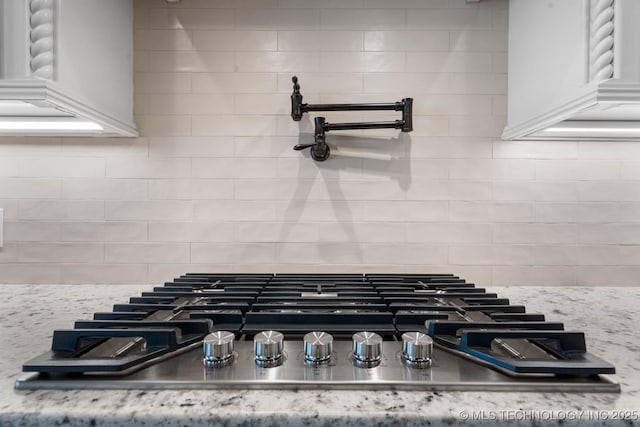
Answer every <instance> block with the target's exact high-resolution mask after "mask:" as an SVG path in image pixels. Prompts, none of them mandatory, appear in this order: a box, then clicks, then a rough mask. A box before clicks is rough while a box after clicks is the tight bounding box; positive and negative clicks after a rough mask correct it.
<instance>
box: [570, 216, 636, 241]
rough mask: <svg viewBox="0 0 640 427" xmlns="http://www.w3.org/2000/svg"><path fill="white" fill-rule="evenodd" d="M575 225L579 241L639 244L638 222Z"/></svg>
mask: <svg viewBox="0 0 640 427" xmlns="http://www.w3.org/2000/svg"><path fill="white" fill-rule="evenodd" d="M577 226H578V227H579V241H580V242H581V243H591V244H612V245H640V222H639V223H636V224H621V223H605V224H579V225H577Z"/></svg>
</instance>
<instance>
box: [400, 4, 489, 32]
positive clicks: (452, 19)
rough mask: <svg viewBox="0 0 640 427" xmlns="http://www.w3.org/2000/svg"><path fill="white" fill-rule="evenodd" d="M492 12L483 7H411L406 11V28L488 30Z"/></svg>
mask: <svg viewBox="0 0 640 427" xmlns="http://www.w3.org/2000/svg"><path fill="white" fill-rule="evenodd" d="M492 15H493V13H492V11H491V10H487V9H484V8H473V9H471V8H470V9H412V10H410V13H407V28H420V29H422V28H424V29H448V30H458V29H459V30H464V29H470V30H490V29H492V28H493V16H492Z"/></svg>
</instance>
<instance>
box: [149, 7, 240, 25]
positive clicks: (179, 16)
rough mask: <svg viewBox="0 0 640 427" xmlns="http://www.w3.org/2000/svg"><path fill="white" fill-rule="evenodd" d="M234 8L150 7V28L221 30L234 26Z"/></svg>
mask: <svg viewBox="0 0 640 427" xmlns="http://www.w3.org/2000/svg"><path fill="white" fill-rule="evenodd" d="M234 18H235V11H234V10H233V9H215V10H213V9H187V8H182V9H177V8H176V9H155V8H154V9H150V10H149V28H153V29H156V28H157V29H165V28H166V29H180V28H181V29H186V30H221V29H231V28H233V26H234Z"/></svg>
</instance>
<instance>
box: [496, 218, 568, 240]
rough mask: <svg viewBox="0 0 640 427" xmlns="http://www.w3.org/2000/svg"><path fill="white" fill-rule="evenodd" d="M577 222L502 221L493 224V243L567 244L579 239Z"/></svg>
mask: <svg viewBox="0 0 640 427" xmlns="http://www.w3.org/2000/svg"><path fill="white" fill-rule="evenodd" d="M579 234H580V228H579V227H578V224H544V223H528V224H523V223H515V224H514V223H502V224H494V226H493V241H494V242H495V243H518V244H529V243H530V244H540V243H542V244H551V243H553V244H569V243H578V242H579V240H580V236H579Z"/></svg>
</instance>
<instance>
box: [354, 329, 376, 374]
mask: <svg viewBox="0 0 640 427" xmlns="http://www.w3.org/2000/svg"><path fill="white" fill-rule="evenodd" d="M381 359H382V337H381V336H380V335H378V334H376V333H374V332H358V333H356V334H354V335H353V361H354V363H355V365H356V366H359V367H364V368H373V367H374V366H378V365H379V364H380V360H381Z"/></svg>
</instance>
